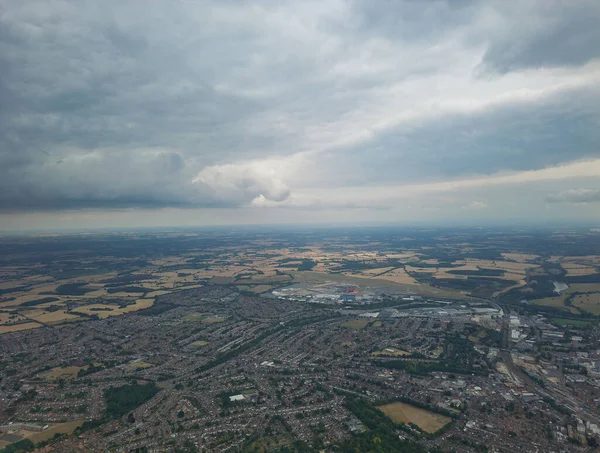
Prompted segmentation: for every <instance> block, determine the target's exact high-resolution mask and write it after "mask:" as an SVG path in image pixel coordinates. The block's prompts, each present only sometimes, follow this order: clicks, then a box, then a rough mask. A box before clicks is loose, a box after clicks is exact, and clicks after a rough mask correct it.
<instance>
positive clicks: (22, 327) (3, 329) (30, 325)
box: [0, 322, 42, 334]
mask: <svg viewBox="0 0 600 453" xmlns="http://www.w3.org/2000/svg"><path fill="white" fill-rule="evenodd" d="M38 327H42V324H40V323H37V322H26V323H23V324H14V325H11V326H0V334H2V333H8V332H17V331H19V330H28V329H37V328H38Z"/></svg>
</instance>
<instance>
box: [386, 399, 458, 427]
mask: <svg viewBox="0 0 600 453" xmlns="http://www.w3.org/2000/svg"><path fill="white" fill-rule="evenodd" d="M377 408H378V409H379V410H381V411H382V412H383V413H384V414H385V415H387V416H388V417H390V418H391V419H392V420H393V421H394V422H396V423H414V424H415V425H417V426H418V427H419V428H421V429H422V430H423V431H425V432H428V433H435V432H436V431H438V430H439V429H441V428H443V427H444V426H446V425H447V424H448V423H450V422H451V421H452V419H451V418H449V417H446V416H444V415H440V414H436V413H434V412H429V411H426V410H425V409H420V408H418V407H415V406H411V405H410V404H407V403H400V402H397V403H391V404H386V405H383V406H378V407H377Z"/></svg>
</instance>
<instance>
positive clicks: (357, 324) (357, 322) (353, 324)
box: [342, 319, 372, 329]
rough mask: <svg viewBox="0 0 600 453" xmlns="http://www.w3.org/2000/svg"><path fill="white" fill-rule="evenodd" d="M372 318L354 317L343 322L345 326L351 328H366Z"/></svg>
mask: <svg viewBox="0 0 600 453" xmlns="http://www.w3.org/2000/svg"><path fill="white" fill-rule="evenodd" d="M371 321H372V320H371V319H353V320H352V321H348V322H345V323H343V324H342V326H343V327H347V328H349V329H364V328H365V327H367V324H369V323H370V322H371Z"/></svg>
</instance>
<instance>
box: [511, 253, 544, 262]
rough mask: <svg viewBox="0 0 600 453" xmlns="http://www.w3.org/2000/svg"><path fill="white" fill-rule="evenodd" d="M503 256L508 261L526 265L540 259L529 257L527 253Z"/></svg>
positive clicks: (533, 256) (536, 256)
mask: <svg viewBox="0 0 600 453" xmlns="http://www.w3.org/2000/svg"><path fill="white" fill-rule="evenodd" d="M502 256H503V257H504V258H506V259H507V260H513V261H516V262H518V263H526V262H528V261H533V260H535V259H537V258H539V255H529V254H527V253H502Z"/></svg>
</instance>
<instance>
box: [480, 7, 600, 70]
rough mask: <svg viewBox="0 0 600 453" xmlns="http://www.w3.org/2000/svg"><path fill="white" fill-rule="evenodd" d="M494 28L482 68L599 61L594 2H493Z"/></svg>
mask: <svg viewBox="0 0 600 453" xmlns="http://www.w3.org/2000/svg"><path fill="white" fill-rule="evenodd" d="M495 6H496V14H495V19H496V22H497V23H498V24H497V28H496V29H492V33H491V34H492V36H491V38H490V45H489V47H488V49H487V50H486V52H485V55H484V57H483V60H482V66H483V68H485V70H487V71H491V72H498V73H507V72H511V71H516V70H520V69H524V68H541V67H561V66H577V65H582V64H585V63H587V62H589V61H590V60H592V59H594V58H598V57H600V48H599V47H598V45H597V43H598V42H600V29H599V27H598V23H600V4H599V3H598V2H597V1H594V0H581V1H575V2H561V1H555V0H550V1H546V2H535V1H533V0H525V1H520V2H502V3H500V2H497V3H496V4H495Z"/></svg>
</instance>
